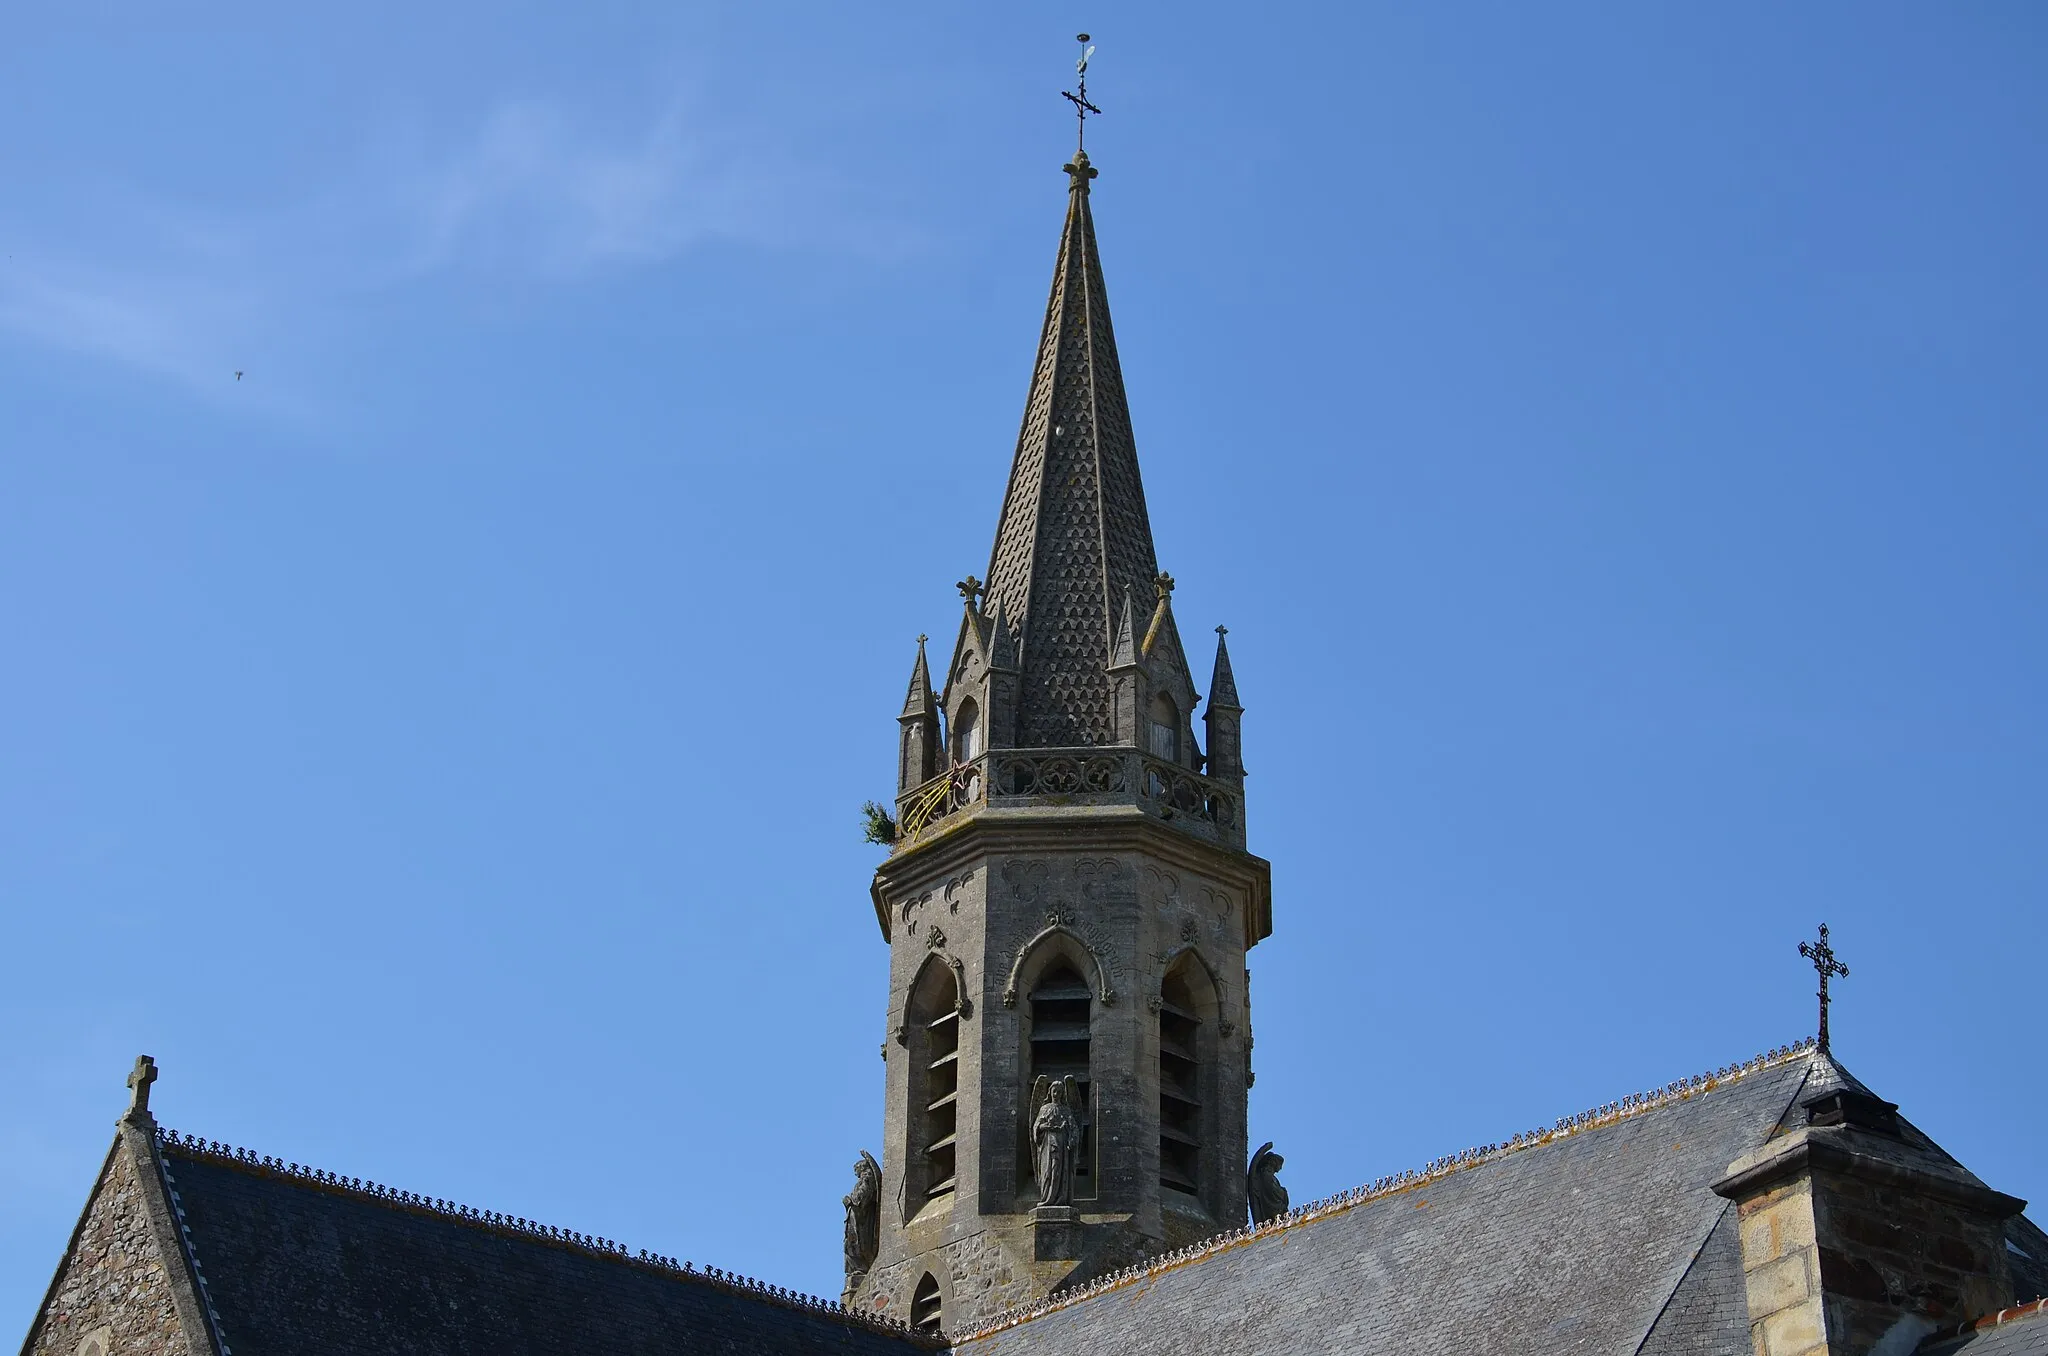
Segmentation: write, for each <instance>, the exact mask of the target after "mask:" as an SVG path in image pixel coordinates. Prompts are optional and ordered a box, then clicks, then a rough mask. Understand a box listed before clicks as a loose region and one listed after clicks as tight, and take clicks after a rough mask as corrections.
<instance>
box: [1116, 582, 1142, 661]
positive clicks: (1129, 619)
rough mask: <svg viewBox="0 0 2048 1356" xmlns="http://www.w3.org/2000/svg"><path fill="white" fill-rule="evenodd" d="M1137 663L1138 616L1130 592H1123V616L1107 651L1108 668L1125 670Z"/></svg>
mask: <svg viewBox="0 0 2048 1356" xmlns="http://www.w3.org/2000/svg"><path fill="white" fill-rule="evenodd" d="M1137 662H1138V614H1137V610H1136V608H1135V606H1134V605H1133V603H1132V599H1131V591H1130V590H1129V589H1125V590H1124V614H1123V617H1122V618H1121V619H1120V620H1119V621H1118V622H1117V624H1116V639H1115V640H1114V641H1112V642H1111V644H1110V649H1109V667H1110V668H1111V669H1127V668H1129V667H1131V666H1132V665H1133V664H1135V663H1137Z"/></svg>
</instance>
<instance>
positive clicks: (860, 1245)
mask: <svg viewBox="0 0 2048 1356" xmlns="http://www.w3.org/2000/svg"><path fill="white" fill-rule="evenodd" d="M840 1204H842V1205H844V1206H845V1207H846V1292H847V1293H848V1294H852V1293H853V1288H854V1287H855V1286H857V1285H859V1284H860V1283H861V1281H862V1279H863V1278H865V1277H866V1276H867V1274H868V1266H869V1264H870V1263H872V1262H873V1261H874V1260H875V1251H876V1249H878V1248H879V1247H880V1246H881V1238H882V1165H881V1164H879V1163H877V1162H875V1156H874V1155H873V1154H871V1153H869V1152H868V1151H867V1150H866V1149H862V1150H861V1151H860V1161H858V1162H857V1163H855V1164H854V1165H853V1190H852V1191H849V1192H848V1193H846V1195H845V1196H843V1197H841V1198H840Z"/></svg>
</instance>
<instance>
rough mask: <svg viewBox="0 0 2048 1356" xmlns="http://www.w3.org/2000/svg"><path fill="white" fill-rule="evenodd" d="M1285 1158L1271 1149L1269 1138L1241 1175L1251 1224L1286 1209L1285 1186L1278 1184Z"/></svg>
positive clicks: (1258, 1222)
mask: <svg viewBox="0 0 2048 1356" xmlns="http://www.w3.org/2000/svg"><path fill="white" fill-rule="evenodd" d="M1286 1162H1287V1160H1286V1159H1284V1158H1282V1157H1281V1156H1280V1155H1279V1154H1276V1153H1274V1152H1273V1141H1272V1140H1270V1139H1269V1140H1267V1141H1266V1142H1265V1143H1264V1144H1261V1145H1260V1146H1259V1151H1258V1152H1257V1153H1255V1154H1253V1155H1252V1165H1251V1167H1250V1168H1249V1169H1247V1170H1246V1172H1245V1175H1244V1188H1245V1190H1244V1194H1245V1200H1246V1201H1247V1203H1248V1204H1250V1206H1251V1211H1252V1223H1253V1224H1264V1223H1265V1222H1266V1221H1267V1220H1269V1219H1273V1218H1275V1217H1277V1216H1280V1215H1284V1214H1286V1213H1287V1188H1286V1187H1284V1186H1281V1185H1280V1169H1281V1168H1282V1167H1283V1166H1284V1165H1285V1164H1286Z"/></svg>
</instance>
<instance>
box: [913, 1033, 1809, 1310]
mask: <svg viewBox="0 0 2048 1356" xmlns="http://www.w3.org/2000/svg"><path fill="white" fill-rule="evenodd" d="M1816 1048H1817V1042H1816V1040H1815V1039H1814V1038H1813V1037H1811V1036H1809V1037H1807V1038H1806V1039H1804V1040H1800V1041H1795V1042H1794V1043H1792V1044H1791V1045H1779V1046H1774V1047H1772V1048H1771V1049H1769V1050H1766V1051H1764V1052H1763V1053H1762V1054H1759V1055H1753V1056H1751V1057H1750V1058H1749V1059H1746V1060H1743V1061H1742V1062H1741V1063H1739V1064H1726V1065H1723V1066H1722V1067H1720V1068H1719V1069H1713V1070H1710V1071H1708V1072H1706V1073H1702V1074H1694V1075H1693V1076H1692V1077H1690V1078H1680V1079H1675V1080H1673V1081H1672V1082H1669V1083H1666V1084H1665V1085H1664V1086H1663V1087H1661V1088H1652V1089H1651V1090H1649V1091H1648V1092H1639V1093H1631V1094H1629V1095H1628V1096H1626V1097H1623V1098H1622V1099H1621V1100H1619V1101H1615V1102H1605V1103H1602V1104H1601V1105H1599V1106H1596V1107H1592V1108H1590V1109H1588V1110H1586V1111H1581V1112H1579V1113H1578V1114H1577V1115H1574V1116H1561V1117H1559V1118H1558V1120H1557V1123H1556V1124H1555V1125H1554V1126H1553V1127H1552V1128H1550V1129H1548V1130H1530V1131H1526V1132H1524V1133H1522V1134H1518V1135H1515V1136H1513V1137H1512V1138H1510V1139H1509V1140H1508V1141H1507V1142H1505V1143H1502V1144H1483V1145H1479V1146H1478V1147H1476V1148H1471V1149H1461V1150H1459V1151H1458V1152H1457V1153H1455V1154H1449V1155H1446V1156H1445V1157H1443V1158H1432V1159H1430V1160H1429V1162H1428V1163H1427V1164H1425V1165H1424V1166H1423V1167H1422V1168H1421V1169H1419V1170H1416V1169H1409V1170H1407V1171H1405V1172H1397V1173H1394V1174H1392V1175H1391V1176H1387V1177H1381V1178H1378V1179H1376V1180H1374V1181H1372V1182H1370V1183H1367V1184H1365V1185H1363V1186H1356V1187H1352V1188H1349V1189H1348V1190H1345V1191H1339V1192H1336V1193H1334V1194H1332V1195H1329V1196H1324V1197H1321V1198H1320V1199H1318V1200H1313V1201H1309V1202H1307V1203H1306V1204H1303V1205H1297V1206H1295V1207H1293V1208H1292V1209H1290V1210H1288V1211H1287V1212H1286V1213H1285V1214H1282V1215H1276V1216H1274V1217H1273V1218H1272V1219H1270V1220H1268V1221H1266V1222H1265V1223H1264V1224H1244V1225H1239V1226H1238V1227H1237V1228H1235V1229H1226V1230H1224V1231H1223V1232H1222V1233H1220V1234H1215V1235H1212V1236H1211V1237H1209V1238H1205V1239H1202V1240H1200V1241H1198V1242H1194V1243H1190V1244H1188V1245H1187V1246H1185V1247H1181V1248H1176V1249H1174V1250H1173V1251H1172V1252H1166V1253H1161V1254H1159V1255H1158V1256H1156V1257H1149V1258H1147V1259H1145V1260H1144V1261H1142V1262H1137V1263H1134V1264H1132V1265H1131V1266H1128V1267H1124V1268H1122V1269H1121V1270H1118V1271H1113V1272H1110V1273H1109V1274H1108V1275H1105V1276H1099V1277H1097V1278H1096V1279H1095V1280H1093V1281H1090V1282H1088V1283H1087V1284H1086V1285H1083V1286H1080V1287H1078V1288H1077V1289H1074V1290H1070V1291H1066V1292H1060V1291H1054V1292H1053V1293H1052V1294H1050V1295H1047V1296H1046V1297H1045V1298H1044V1299H1041V1300H1037V1301H1034V1302H1033V1303H1031V1304H1026V1305H1020V1306H1018V1307H1017V1308H1015V1309H1011V1310H1008V1311H1006V1312H1004V1313H1000V1314H997V1315H996V1316H994V1317H993V1318H989V1319H986V1320H984V1321H983V1322H981V1323H979V1324H977V1325H976V1326H974V1327H973V1328H970V1329H967V1330H965V1331H963V1332H957V1333H954V1334H952V1337H953V1340H954V1341H956V1342H961V1341H968V1340H971V1339H974V1338H980V1337H987V1336H989V1335H991V1334H993V1333H995V1332H998V1331H1000V1330H1002V1329H1004V1328H1013V1327H1016V1326H1017V1325H1018V1324H1020V1323H1025V1322H1028V1321H1030V1320H1031V1319H1034V1318H1040V1317H1042V1316H1044V1315H1046V1314H1049V1313H1051V1312H1053V1311H1054V1310H1056V1309H1064V1308H1066V1307H1067V1306H1068V1305H1070V1304H1076V1303H1079V1302H1080V1301H1081V1300H1084V1299H1090V1298H1093V1297H1094V1296H1096V1295H1099V1294H1102V1293H1103V1292H1105V1291H1108V1290H1115V1289H1117V1288H1119V1287H1121V1286H1124V1285H1127V1284H1129V1283H1130V1282H1132V1281H1136V1280H1143V1279H1147V1278H1149V1277H1151V1276H1154V1275H1157V1274H1158V1273H1160V1272H1164V1271H1172V1270H1175V1269H1177V1268H1179V1267H1181V1266H1184V1265H1186V1264H1187V1263H1190V1262H1196V1261H1200V1260H1201V1259H1202V1258H1205V1257H1208V1256H1211V1255H1213V1254H1215V1253H1219V1252H1223V1251H1225V1250H1227V1249H1230V1248H1234V1247H1236V1246H1238V1245H1239V1244H1242V1243H1248V1242H1250V1241H1252V1240H1253V1239H1256V1238H1263V1237H1265V1236H1266V1235H1268V1234H1276V1233H1280V1232H1282V1231H1283V1230H1286V1229H1292V1228H1294V1227H1296V1226H1297V1225H1302V1224H1308V1223H1311V1222H1313V1221H1315V1220H1318V1219H1322V1218H1324V1217H1325V1216H1328V1215H1333V1214H1337V1213H1339V1212H1341V1211H1344V1210H1349V1209H1351V1208H1352V1207H1354V1206H1359V1205H1363V1204H1365V1203H1367V1202H1368V1201H1375V1200H1379V1199H1381V1198H1383V1197H1386V1196H1392V1195H1396V1194H1399V1193H1400V1192H1403V1191H1407V1190H1409V1189H1410V1188H1412V1187H1416V1186H1420V1185H1422V1184H1424V1183H1428V1182H1435V1181H1440V1180H1442V1179H1443V1178H1445V1177H1448V1176H1450V1175H1451V1174H1452V1173H1454V1172H1461V1171H1463V1170H1465V1169H1466V1168H1472V1167H1477V1166H1479V1165H1480V1164H1482V1163H1490V1162H1494V1161H1496V1160H1498V1159H1500V1158H1503V1157H1505V1156H1506V1155H1508V1154H1512V1153H1519V1152H1521V1151H1522V1150H1524V1149H1530V1148H1534V1147H1536V1146H1538V1145H1543V1144H1549V1143H1552V1142H1554V1141H1556V1140H1560V1139H1564V1138H1567V1137H1569V1136H1571V1135H1575V1134H1578V1133H1580V1132H1581V1131H1584V1130H1592V1129H1597V1128H1600V1127H1602V1126H1608V1125H1613V1124H1616V1123H1617V1122H1620V1121H1625V1120H1633V1119H1635V1118H1636V1117H1638V1116H1642V1115H1646V1114H1647V1113H1649V1112H1651V1111H1655V1110H1657V1109H1658V1108H1660V1107H1665V1106H1669V1105H1671V1104H1672V1103H1673V1102H1683V1101H1688V1100H1690V1099H1691V1098H1693V1097H1694V1096H1696V1095H1698V1094H1700V1093H1704V1092H1712V1091H1714V1090H1715V1089H1717V1088H1721V1087H1724V1086H1726V1085H1727V1084H1729V1083H1733V1082H1736V1081H1738V1080H1740V1079H1743V1078H1746V1077H1749V1076H1750V1075H1752V1074H1758V1073H1762V1072H1764V1071H1765V1070H1767V1069H1775V1068H1777V1067H1779V1066H1781V1065H1784V1064H1789V1063H1790V1062H1792V1060H1794V1059H1797V1058H1799V1057H1802V1056H1805V1055H1810V1054H1812V1053H1813V1052H1814V1050H1815V1049H1816Z"/></svg>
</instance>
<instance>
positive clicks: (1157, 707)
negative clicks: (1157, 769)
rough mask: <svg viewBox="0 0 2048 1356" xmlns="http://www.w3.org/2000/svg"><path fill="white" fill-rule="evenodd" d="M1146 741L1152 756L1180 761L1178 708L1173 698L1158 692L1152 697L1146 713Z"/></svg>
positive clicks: (1175, 761) (1171, 761)
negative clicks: (1150, 706) (1149, 708)
mask: <svg viewBox="0 0 2048 1356" xmlns="http://www.w3.org/2000/svg"><path fill="white" fill-rule="evenodd" d="M1148 714H1149V719H1148V720H1147V722H1146V723H1147V725H1148V726H1149V729H1148V731H1147V740H1146V742H1147V743H1148V744H1149V745H1150V747H1151V750H1152V756H1153V757H1154V758H1163V759H1165V760H1166V761H1167V762H1169V763H1178V762H1179V761H1180V744H1181V739H1180V708H1179V707H1178V706H1175V705H1174V704H1173V698H1171V697H1169V696H1167V695H1166V694H1165V693H1163V692H1162V693H1160V694H1159V695H1158V696H1156V697H1154V698H1153V699H1152V709H1151V711H1150V712H1149V713H1148Z"/></svg>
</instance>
